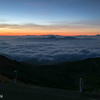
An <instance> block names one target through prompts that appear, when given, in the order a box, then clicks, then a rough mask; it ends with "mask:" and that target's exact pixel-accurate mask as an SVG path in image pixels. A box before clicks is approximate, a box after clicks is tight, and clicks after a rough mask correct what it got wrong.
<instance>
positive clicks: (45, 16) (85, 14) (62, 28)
mask: <svg viewBox="0 0 100 100" xmlns="http://www.w3.org/2000/svg"><path fill="white" fill-rule="evenodd" d="M0 13H1V14H0V36H26V35H37V36H38V35H50V34H52V35H62V36H76V35H97V34H100V0H50V1H47V0H13V1H12V0H1V1H0Z"/></svg>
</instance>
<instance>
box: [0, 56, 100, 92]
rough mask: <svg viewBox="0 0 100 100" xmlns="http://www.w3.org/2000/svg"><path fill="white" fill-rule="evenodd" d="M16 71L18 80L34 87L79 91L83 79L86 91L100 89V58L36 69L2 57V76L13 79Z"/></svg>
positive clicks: (0, 67) (0, 60)
mask: <svg viewBox="0 0 100 100" xmlns="http://www.w3.org/2000/svg"><path fill="white" fill-rule="evenodd" d="M14 70H17V72H18V80H20V81H23V82H25V83H30V84H33V85H39V86H44V87H54V88H63V89H77V90H78V89H79V78H83V82H84V90H86V89H87V90H94V88H95V86H96V87H97V88H98V89H100V58H89V59H85V60H82V61H73V62H64V63H60V64H55V65H45V66H38V67H34V66H32V65H31V66H30V65H28V64H25V63H20V62H17V61H12V60H9V59H8V58H6V57H4V56H1V55H0V74H2V75H3V76H6V77H8V78H11V79H13V72H14Z"/></svg>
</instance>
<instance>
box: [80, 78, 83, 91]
mask: <svg viewBox="0 0 100 100" xmlns="http://www.w3.org/2000/svg"><path fill="white" fill-rule="evenodd" d="M82 85H83V79H82V78H80V80H79V91H80V92H82Z"/></svg>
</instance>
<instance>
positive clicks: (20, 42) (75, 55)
mask: <svg viewBox="0 0 100 100" xmlns="http://www.w3.org/2000/svg"><path fill="white" fill-rule="evenodd" d="M44 37H45V38H47V37H48V36H39V37H37V36H0V54H1V55H5V56H7V57H8V58H10V59H15V60H17V61H26V60H30V59H33V58H35V59H38V60H39V61H42V60H51V61H58V62H59V61H73V60H81V59H85V58H93V57H100V36H77V38H79V39H76V40H57V41H41V40H40V41H39V39H38V40H37V41H36V40H34V38H44ZM56 37H57V36H56ZM58 38H59V36H58Z"/></svg>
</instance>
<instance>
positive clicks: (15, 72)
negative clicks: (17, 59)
mask: <svg viewBox="0 0 100 100" xmlns="http://www.w3.org/2000/svg"><path fill="white" fill-rule="evenodd" d="M16 82H17V70H15V71H14V84H16Z"/></svg>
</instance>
